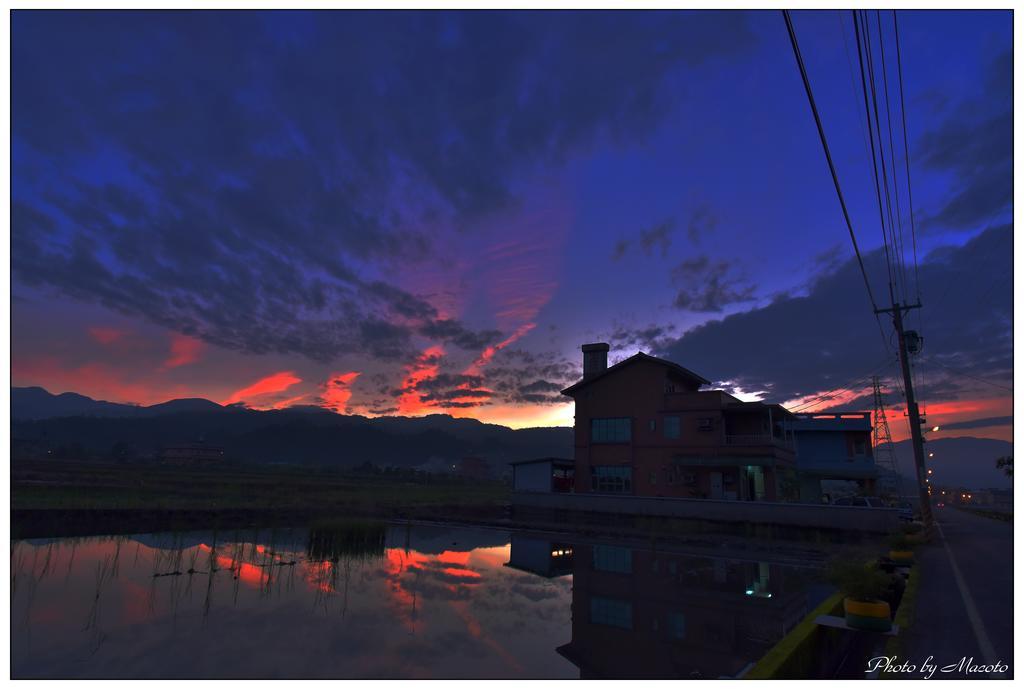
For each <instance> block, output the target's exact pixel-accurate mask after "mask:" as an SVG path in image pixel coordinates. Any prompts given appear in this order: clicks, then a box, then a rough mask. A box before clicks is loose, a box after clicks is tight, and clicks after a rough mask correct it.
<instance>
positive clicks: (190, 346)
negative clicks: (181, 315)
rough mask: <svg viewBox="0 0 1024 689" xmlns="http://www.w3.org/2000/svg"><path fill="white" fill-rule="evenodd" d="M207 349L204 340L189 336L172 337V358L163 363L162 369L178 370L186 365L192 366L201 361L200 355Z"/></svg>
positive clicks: (176, 335)
mask: <svg viewBox="0 0 1024 689" xmlns="http://www.w3.org/2000/svg"><path fill="white" fill-rule="evenodd" d="M205 348H206V344H205V343H204V342H203V341H202V340H197V339H195V338H194V337H189V336H188V335H178V334H177V333H175V334H173V335H171V356H170V357H169V358H168V359H167V360H166V361H165V362H164V363H163V365H162V366H161V368H163V369H168V368H177V367H178V366H184V365H185V364H191V363H193V362H195V361H198V360H199V354H200V353H201V352H202V351H203V349H205Z"/></svg>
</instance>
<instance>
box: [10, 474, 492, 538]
mask: <svg viewBox="0 0 1024 689" xmlns="http://www.w3.org/2000/svg"><path fill="white" fill-rule="evenodd" d="M508 494H509V489H508V486H506V485H504V484H502V483H499V482H467V481H460V480H457V479H452V478H444V479H440V480H435V481H432V482H429V483H427V482H418V481H412V480H408V479H407V478H404V479H403V478H402V477H395V476H387V475H375V474H356V473H340V472H328V471H317V470H315V469H311V468H308V467H245V468H241V467H221V468H210V469H194V468H185V467H170V466H160V465H141V464H134V465H133V464H91V463H81V462H77V463H76V462H19V463H16V464H14V465H12V467H11V509H12V514H13V515H14V519H13V521H14V522H15V526H21V527H28V529H29V531H31V532H36V531H38V530H39V529H35V528H31V527H32V524H26V522H34V523H36V524H38V523H41V522H44V523H45V524H47V526H46V529H51V530H52V528H53V525H54V522H55V519H57V518H59V517H60V515H70V516H69V517H68V518H69V519H70V518H73V519H83V518H85V519H89V518H90V517H91V516H92V514H91V513H94V514H95V516H96V518H97V519H99V518H100V516H102V520H101V521H102V522H104V523H105V522H108V521H110V520H111V519H116V518H117V517H116V515H118V514H119V515H121V518H123V519H125V520H132V519H136V518H137V519H138V520H139V521H140V522H145V523H146V525H147V526H148V525H149V521H151V516H152V515H153V514H156V513H174V514H175V515H177V516H179V517H180V516H181V515H183V514H184V515H191V517H190V519H194V520H201V519H203V518H204V516H205V517H208V518H211V519H212V518H216V517H218V516H219V515H221V516H222V515H224V514H229V513H233V514H245V515H246V517H245V518H246V519H247V520H252V519H257V520H258V519H259V515H260V514H266V515H267V517H268V519H270V518H273V519H275V520H277V521H280V520H281V519H282V518H285V519H287V517H288V516H289V515H292V516H294V517H295V519H296V520H300V521H301V520H302V519H308V518H311V517H317V516H321V515H351V516H373V517H405V516H415V517H419V518H425V517H431V516H433V517H434V518H438V519H441V518H458V517H460V516H465V515H480V514H486V515H497V514H500V513H501V510H503V509H504V506H505V505H507V504H508ZM101 513H102V515H101ZM19 521H20V522H22V523H21V524H20V525H19V524H17V522H19ZM68 526H69V528H70V527H72V526H74V525H68ZM46 529H43V530H46ZM22 530H23V529H22Z"/></svg>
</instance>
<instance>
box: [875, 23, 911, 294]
mask: <svg viewBox="0 0 1024 689" xmlns="http://www.w3.org/2000/svg"><path fill="white" fill-rule="evenodd" d="M875 23H876V25H877V26H878V50H879V54H880V56H881V58H882V87H883V95H884V96H885V128H886V131H887V133H888V135H889V166H890V168H891V170H892V193H893V201H894V203H895V206H896V227H894V228H893V232H894V233H895V232H896V230H897V229H898V230H899V256H900V259H899V260H900V265H901V269H902V271H903V275H902V277H903V296H904V299H906V297H907V253H906V249H905V244H904V242H903V214H902V213H901V212H900V186H899V182H898V181H897V179H896V146H895V144H894V143H893V139H892V108H891V107H890V106H889V70H888V68H887V67H886V66H885V40H884V39H885V34H884V32H883V31H882V13H881V12H879V11H878V10H875ZM904 143H905V142H904ZM890 222H891V220H890Z"/></svg>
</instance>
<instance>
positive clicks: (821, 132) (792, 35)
mask: <svg viewBox="0 0 1024 689" xmlns="http://www.w3.org/2000/svg"><path fill="white" fill-rule="evenodd" d="M782 16H783V18H784V19H785V20H786V30H787V31H788V32H789V41H790V43H791V44H792V45H793V55H794V56H795V57H796V64H797V67H799V68H800V78H801V79H802V80H803V82H804V90H805V91H806V92H807V102H808V103H810V106H811V113H812V114H813V115H814V124H815V125H816V126H817V128H818V137H819V138H820V139H821V147H822V148H823V149H824V151H825V160H827V161H828V169H829V172H831V173H832V183H833V184H834V185H835V187H836V196H838V197H839V205H840V206H841V207H842V209H843V219H844V220H846V229H847V230H849V233H850V242H851V243H852V244H853V252H854V253H855V254H856V255H857V264H858V265H859V266H860V274H861V276H862V277H863V278H864V287H865V289H867V291H868V299H869V300H870V301H871V309H872V311H873V312H877V311H878V306H877V304H876V303H875V295H874V293H873V292H872V291H871V283H870V281H869V280H868V273H867V271H866V270H865V269H864V259H863V258H862V257H861V255H860V247H858V246H857V236H856V235H855V234H854V232H853V222H851V221H850V212H849V210H847V208H846V199H845V198H844V197H843V189H842V187H841V186H840V185H839V175H838V174H836V166H835V163H833V162H832V152H831V151H830V150H829V148H828V139H826V138H825V128H824V127H823V126H822V124H821V115H820V114H819V113H818V105H817V103H815V102H814V92H813V91H812V90H811V82H810V79H808V77H807V66H806V65H805V64H804V58H803V56H802V55H801V54H800V44H799V43H797V40H796V32H795V31H794V30H793V19H792V18H791V17H790V16H789V10H782ZM875 321H876V322H877V323H878V332H879V334H880V335H881V336H882V342H883V343H885V346H886V348H888V343H887V342H886V339H885V332H884V331H883V330H882V322H881V320H880V319H879V318H878V314H877V313H875Z"/></svg>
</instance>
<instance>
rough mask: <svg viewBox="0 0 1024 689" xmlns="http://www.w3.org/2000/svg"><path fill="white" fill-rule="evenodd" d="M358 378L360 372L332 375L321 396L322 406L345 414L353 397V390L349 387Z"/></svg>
mask: <svg viewBox="0 0 1024 689" xmlns="http://www.w3.org/2000/svg"><path fill="white" fill-rule="evenodd" d="M358 377H359V371H349V372H348V373H334V374H332V375H331V377H330V379H328V381H327V382H326V383H324V390H323V392H322V393H321V394H320V402H321V406H323V407H326V408H327V409H330V410H332V411H335V412H337V413H339V414H344V413H345V411H346V410H347V408H348V401H349V399H350V398H351V397H352V390H351V388H350V387H349V386H351V385H352V383H353V382H354V381H355V379H356V378H358Z"/></svg>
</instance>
